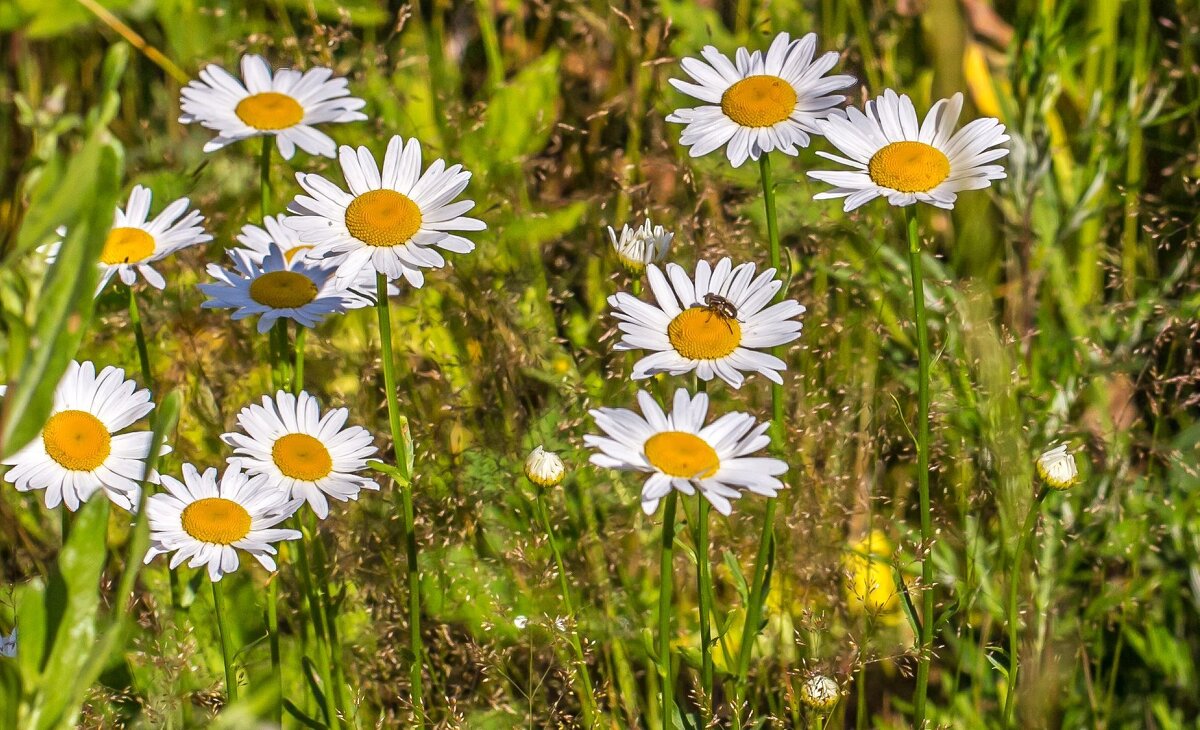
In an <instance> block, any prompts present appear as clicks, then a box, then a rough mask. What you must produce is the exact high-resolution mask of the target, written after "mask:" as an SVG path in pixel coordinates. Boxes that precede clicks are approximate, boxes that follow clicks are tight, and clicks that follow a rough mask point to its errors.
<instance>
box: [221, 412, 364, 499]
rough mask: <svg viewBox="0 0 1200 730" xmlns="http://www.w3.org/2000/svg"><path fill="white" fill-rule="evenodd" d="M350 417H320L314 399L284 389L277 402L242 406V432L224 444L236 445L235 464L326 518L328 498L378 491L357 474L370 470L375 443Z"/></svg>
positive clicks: (355, 496) (230, 435) (343, 414)
mask: <svg viewBox="0 0 1200 730" xmlns="http://www.w3.org/2000/svg"><path fill="white" fill-rule="evenodd" d="M349 414H350V412H349V411H348V410H346V409H345V408H335V409H333V410H331V411H328V412H326V413H325V415H321V409H320V406H319V405H318V404H317V399H316V398H314V397H313V396H311V395H309V394H308V393H305V392H303V391H302V392H301V393H300V395H299V396H295V395H292V394H291V393H287V392H285V391H282V390H281V391H279V392H277V393H276V394H275V397H274V398H273V399H272V398H271V397H270V396H263V399H262V405H256V404H252V405H249V406H246V407H245V408H243V409H242V410H241V412H240V413H238V426H239V427H240V428H241V429H242V431H243V433H237V432H234V433H227V434H225V435H223V436H221V440H222V441H224V442H225V443H227V444H229V445H230V446H232V447H234V452H233V453H234V455H233V456H231V457H230V458H229V461H230V463H231V464H232V463H233V462H235V461H237V462H240V463H241V464H242V465H243V467H244V468H245V469H246V471H247V472H249V473H250V474H254V475H261V476H263V477H264V479H265V480H266V481H265V482H264V484H265V485H266V488H268V489H277V490H282V491H283V492H284V493H285V494H289V495H291V496H292V497H296V498H299V499H303V500H305V501H307V502H308V505H309V506H310V507H311V508H312V510H313V512H315V513H316V515H317V517H320V518H321V519H325V517H326V516H327V515H328V514H329V501H328V499H327V498H329V497H332V498H333V499H336V500H338V501H339V502H345V501H347V500H357V499H358V493H359V492H360V491H362V490H363V489H369V490H373V491H377V490H378V489H379V485H378V484H377V483H375V481H374V480H373V479H371V478H369V477H365V476H361V475H359V474H358V472H361V471H362V470H364V469H366V468H367V459H369V458H370V457H371V456H373V455H374V454H375V445H374V443H373V439H372V438H371V434H370V432H369V431H367V430H366V429H365V428H363V427H361V426H350V427H349V428H346V427H345V426H346V419H347V418H348V417H349Z"/></svg>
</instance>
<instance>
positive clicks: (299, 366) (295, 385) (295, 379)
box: [292, 324, 308, 395]
mask: <svg viewBox="0 0 1200 730" xmlns="http://www.w3.org/2000/svg"><path fill="white" fill-rule="evenodd" d="M307 333H308V328H307V327H305V326H303V325H300V324H297V325H296V339H295V342H294V343H293V345H294V347H295V348H296V351H295V353H294V354H293V357H292V362H294V363H295V366H294V367H293V369H292V393H293V394H294V395H300V391H302V390H304V340H305V336H306V335H307Z"/></svg>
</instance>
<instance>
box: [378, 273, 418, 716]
mask: <svg viewBox="0 0 1200 730" xmlns="http://www.w3.org/2000/svg"><path fill="white" fill-rule="evenodd" d="M375 291H376V295H375V299H376V301H375V308H376V310H378V313H379V345H380V350H381V356H382V358H383V385H384V389H385V390H387V405H388V424H389V426H390V427H391V430H392V443H393V445H394V447H395V450H396V457H397V458H396V466H397V467H398V468H399V469H400V473H401V474H402V475H403V476H404V479H402V480H398V483H397V486H398V487H399V488H400V498H401V501H402V502H403V512H404V544H405V552H406V553H407V554H408V627H409V643H410V648H411V649H412V665H411V666H410V667H409V672H408V675H409V681H410V683H411V685H412V689H411V692H412V704H413V712H414V713H415V714H416V716H417V723H418V725H419V726H420V727H425V703H424V700H423V699H422V696H423V694H424V692H423V680H422V676H421V670H422V664H423V659H422V655H423V654H424V651H423V649H424V645H423V643H422V641H421V573H420V569H419V568H418V564H417V536H416V529H415V525H414V519H413V500H412V472H411V471H410V467H411V463H412V461H411V455H412V439H411V437H410V436H409V433H408V428H407V426H406V423H405V422H403V421H402V420H401V416H400V402H399V400H398V399H397V397H396V364H395V361H394V356H393V354H392V315H391V311H390V310H389V308H388V294H387V277H386V276H384V275H383V274H377V275H376V279H375Z"/></svg>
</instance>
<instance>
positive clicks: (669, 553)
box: [658, 489, 679, 730]
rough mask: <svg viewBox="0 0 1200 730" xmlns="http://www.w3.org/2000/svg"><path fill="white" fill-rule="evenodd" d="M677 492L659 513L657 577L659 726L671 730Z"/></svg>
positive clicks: (673, 692)
mask: <svg viewBox="0 0 1200 730" xmlns="http://www.w3.org/2000/svg"><path fill="white" fill-rule="evenodd" d="M678 498H679V492H677V491H675V490H674V489H672V490H671V491H670V492H668V493H667V500H666V501H667V505H666V508H665V509H664V510H663V526H662V551H661V558H662V559H661V562H660V570H659V576H658V676H659V678H660V679H661V680H662V727H663V730H669V729H670V728H673V727H675V722H674V719H673V718H674V715H675V710H674V707H675V682H674V681H672V677H671V589H672V588H673V587H674V585H673V584H674V582H675V570H674V562H673V561H672V558H673V557H674V549H675V504H676V502H677V500H678Z"/></svg>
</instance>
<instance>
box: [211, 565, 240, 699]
mask: <svg viewBox="0 0 1200 730" xmlns="http://www.w3.org/2000/svg"><path fill="white" fill-rule="evenodd" d="M212 594H213V612H214V613H215V614H216V615H217V633H219V634H220V635H221V659H222V660H223V661H224V663H225V696H226V698H227V699H228V701H229V702H235V701H237V698H238V690H237V673H236V672H234V670H233V645H232V643H231V638H230V636H229V631H228V630H227V629H226V626H225V596H224V594H223V593H222V591H221V581H212Z"/></svg>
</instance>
